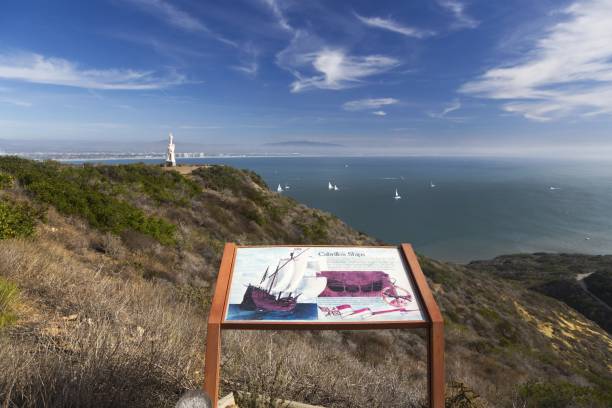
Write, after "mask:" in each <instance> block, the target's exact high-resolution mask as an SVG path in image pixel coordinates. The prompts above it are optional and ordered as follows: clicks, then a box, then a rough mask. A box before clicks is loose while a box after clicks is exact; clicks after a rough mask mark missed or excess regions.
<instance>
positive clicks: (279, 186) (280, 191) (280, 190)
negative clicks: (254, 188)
mask: <svg viewBox="0 0 612 408" xmlns="http://www.w3.org/2000/svg"><path fill="white" fill-rule="evenodd" d="M276 191H278V192H279V193H282V192H283V188H282V187H281V185H280V184H279V185H278V187H277V188H276Z"/></svg>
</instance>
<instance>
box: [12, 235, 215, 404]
mask: <svg viewBox="0 0 612 408" xmlns="http://www.w3.org/2000/svg"><path fill="white" fill-rule="evenodd" d="M41 246H42V247H41ZM0 259H2V260H3V262H2V264H1V265H0V276H3V277H5V278H7V279H9V280H11V281H13V282H15V283H16V284H17V286H18V287H19V288H21V290H22V292H23V295H24V300H25V301H29V302H30V303H31V304H32V308H33V309H34V310H36V312H33V313H32V312H30V313H29V314H28V316H24V318H23V323H22V324H19V325H17V326H16V327H13V328H11V330H9V331H7V332H6V333H4V334H2V335H1V336H0V342H1V343H2V344H1V346H0V372H1V373H11V375H0V401H2V403H3V404H4V406H8V407H11V406H20V407H21V406H26V407H27V406H37V407H40V406H53V407H58V406H62V407H64V406H66V407H67V406H108V407H116V406H132V407H133V406H143V407H144V406H168V405H170V404H171V403H172V402H174V400H175V399H177V398H178V396H179V394H180V393H181V392H182V391H183V390H185V389H188V388H195V387H197V386H198V385H199V384H200V383H201V380H202V378H201V376H200V367H201V365H202V361H201V355H202V350H203V347H204V345H203V342H202V339H203V338H204V333H203V325H202V323H203V320H202V319H201V318H199V317H198V313H201V308H199V307H197V306H196V305H193V304H190V303H189V302H181V303H179V302H177V301H176V300H175V297H176V292H175V290H174V289H173V288H172V287H171V286H169V285H161V284H154V283H150V282H146V281H142V280H130V281H124V280H121V279H118V278H115V277H109V276H102V275H101V273H100V272H97V271H95V270H91V269H89V268H87V267H86V266H84V265H82V264H80V263H79V262H76V261H74V260H72V259H71V257H70V254H69V253H67V252H65V250H64V249H63V248H61V247H59V246H56V245H54V244H52V243H44V244H41V243H39V245H38V246H37V245H34V244H33V243H31V242H19V241H12V242H7V241H5V242H3V243H2V245H1V246H0Z"/></svg>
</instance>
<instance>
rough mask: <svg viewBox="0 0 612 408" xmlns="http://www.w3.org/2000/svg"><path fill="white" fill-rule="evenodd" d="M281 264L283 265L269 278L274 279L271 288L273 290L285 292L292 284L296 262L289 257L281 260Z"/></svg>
mask: <svg viewBox="0 0 612 408" xmlns="http://www.w3.org/2000/svg"><path fill="white" fill-rule="evenodd" d="M283 265H285V266H283ZM280 266H283V267H282V268H281V269H280V270H278V272H277V273H276V274H273V275H272V276H271V277H270V278H269V280H273V281H274V284H273V285H272V289H271V291H272V292H284V291H285V289H287V287H288V286H289V285H290V284H291V279H292V277H293V271H294V267H295V263H294V262H293V261H292V260H290V259H289V258H284V259H281V260H280Z"/></svg>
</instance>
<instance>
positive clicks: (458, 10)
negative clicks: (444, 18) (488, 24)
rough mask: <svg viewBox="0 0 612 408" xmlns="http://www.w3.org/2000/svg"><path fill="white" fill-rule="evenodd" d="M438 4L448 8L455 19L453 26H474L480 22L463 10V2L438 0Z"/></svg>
mask: <svg viewBox="0 0 612 408" xmlns="http://www.w3.org/2000/svg"><path fill="white" fill-rule="evenodd" d="M438 4H440V6H442V7H443V8H445V9H446V10H448V11H449V12H450V13H451V14H452V15H453V17H454V18H455V21H454V22H453V24H452V27H453V28H476V27H478V25H480V22H479V21H478V20H476V19H474V18H473V17H471V16H470V15H468V14H467V12H466V11H465V3H463V2H461V1H459V0H438Z"/></svg>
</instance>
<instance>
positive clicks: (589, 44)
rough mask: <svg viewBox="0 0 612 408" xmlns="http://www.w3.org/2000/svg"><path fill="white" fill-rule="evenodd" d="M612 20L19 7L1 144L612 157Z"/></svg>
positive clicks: (509, 7)
mask: <svg viewBox="0 0 612 408" xmlns="http://www.w3.org/2000/svg"><path fill="white" fill-rule="evenodd" d="M610 21H612V1H611V0H584V1H561V0H556V1H552V0H539V1H532V0H514V1H511V0H509V1H491V0H431V1H418V0H414V1H401V2H400V1H370V0H368V1H350V2H349V1H315V0H308V1H296V0H232V1H196V0H192V1H188V0H181V1H170V0H98V1H94V0H88V1H59V0H58V1H53V2H50V1H24V0H5V1H3V2H2V4H1V5H0V38H1V39H2V40H1V41H0V140H2V139H4V140H10V141H19V140H37V139H42V140H47V141H53V140H64V141H65V140H74V141H77V142H81V143H85V144H87V143H90V142H92V141H100V140H109V141H114V140H118V141H123V142H129V143H134V144H138V143H139V142H141V141H146V140H161V139H163V138H164V137H165V135H166V134H167V132H169V131H173V132H174V133H175V136H176V138H177V143H178V144H179V146H180V142H181V141H185V142H190V143H191V142H197V143H202V144H204V145H208V146H211V150H215V149H221V150H223V149H226V150H228V151H231V150H233V149H234V148H237V147H240V148H241V149H249V148H251V147H253V148H255V147H257V146H261V145H263V144H266V143H274V142H285V141H302V140H308V141H317V142H329V143H338V144H342V145H344V146H346V148H347V149H350V150H351V151H355V152H361V153H368V152H372V153H381V154H413V153H416V154H419V153H423V154H489V153H490V154H506V153H507V154H514V153H516V154H523V153H524V154H543V155H550V154H569V155H571V154H579V155H581V154H585V155H592V154H608V153H610V152H612V140H611V137H612V131H611V130H612V126H611V125H612V24H610ZM1 148H2V146H0V149H1Z"/></svg>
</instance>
